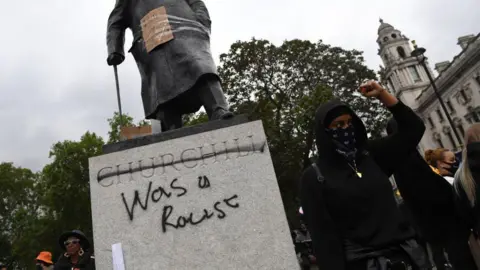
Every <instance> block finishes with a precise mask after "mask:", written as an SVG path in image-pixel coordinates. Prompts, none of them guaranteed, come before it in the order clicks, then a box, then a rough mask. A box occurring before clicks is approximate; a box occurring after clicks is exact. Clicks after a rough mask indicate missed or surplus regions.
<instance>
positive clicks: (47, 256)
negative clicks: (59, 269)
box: [36, 251, 53, 264]
mask: <svg viewBox="0 0 480 270" xmlns="http://www.w3.org/2000/svg"><path fill="white" fill-rule="evenodd" d="M36 260H37V261H42V262H45V263H48V264H53V262H52V253H50V252H48V251H42V252H40V254H38V256H37V259H36Z"/></svg>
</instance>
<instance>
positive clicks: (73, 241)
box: [0, 230, 95, 270]
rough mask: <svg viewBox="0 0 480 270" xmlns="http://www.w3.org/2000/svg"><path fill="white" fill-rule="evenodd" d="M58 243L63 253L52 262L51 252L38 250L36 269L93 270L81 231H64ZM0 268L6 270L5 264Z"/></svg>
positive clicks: (92, 261) (84, 237) (88, 249)
mask: <svg viewBox="0 0 480 270" xmlns="http://www.w3.org/2000/svg"><path fill="white" fill-rule="evenodd" d="M58 243H59V245H60V247H61V249H62V250H63V252H64V253H63V254H62V255H61V256H60V258H59V259H58V260H57V261H56V262H53V260H52V253H51V252H49V251H42V252H40V253H39V254H38V256H37V257H36V258H35V259H34V260H35V266H36V269H37V270H95V258H94V256H93V254H92V253H91V252H90V241H88V239H87V237H86V236H85V234H84V233H83V232H81V231H79V230H73V231H70V232H66V233H64V234H62V235H61V236H60V238H59V240H58ZM0 270H7V265H5V264H2V263H0Z"/></svg>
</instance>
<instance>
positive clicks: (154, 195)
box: [121, 176, 240, 233]
mask: <svg viewBox="0 0 480 270" xmlns="http://www.w3.org/2000/svg"><path fill="white" fill-rule="evenodd" d="M177 181H178V179H177V178H175V179H173V180H172V181H171V183H170V189H169V190H167V189H165V188H164V187H162V186H159V187H157V188H155V189H153V187H152V186H153V183H152V182H151V181H150V182H149V183H148V188H147V190H146V192H145V193H144V196H145V197H144V198H141V197H142V196H141V195H140V192H139V191H138V190H135V191H134V197H133V202H132V204H131V205H128V203H127V199H126V198H125V194H124V193H122V194H121V196H122V201H123V204H124V206H125V209H126V211H127V214H128V218H129V219H130V221H133V220H134V218H135V209H136V208H137V205H138V206H139V207H140V209H143V210H144V211H146V210H147V209H148V203H149V201H150V200H151V201H152V202H153V203H158V202H159V201H160V200H161V199H162V198H164V201H165V202H166V201H168V199H169V198H170V197H171V196H174V195H175V196H177V197H182V196H185V195H187V194H188V190H187V188H186V187H183V186H181V185H179V184H178V183H177ZM197 183H198V188H199V189H202V190H203V189H207V188H210V187H211V183H210V179H208V177H207V176H199V177H198V182H197ZM236 199H238V195H236V194H235V195H233V196H231V197H230V198H226V199H223V200H220V201H216V202H214V203H213V206H212V207H213V210H212V209H203V211H202V214H201V215H198V214H196V215H195V214H194V213H193V212H191V213H190V214H188V215H187V216H182V215H179V216H178V217H177V218H176V220H175V219H173V220H175V221H172V218H171V215H172V213H173V212H174V206H173V205H169V204H165V206H163V211H162V231H163V232H164V233H165V232H167V228H168V227H171V228H174V229H180V228H184V227H186V226H187V225H189V224H190V225H199V224H200V223H202V222H203V221H205V220H207V219H211V218H212V217H214V216H216V217H217V218H218V219H224V218H225V217H227V213H226V212H225V211H226V210H225V206H226V207H228V208H232V209H235V208H239V207H240V205H239V204H238V203H235V202H232V201H234V200H236Z"/></svg>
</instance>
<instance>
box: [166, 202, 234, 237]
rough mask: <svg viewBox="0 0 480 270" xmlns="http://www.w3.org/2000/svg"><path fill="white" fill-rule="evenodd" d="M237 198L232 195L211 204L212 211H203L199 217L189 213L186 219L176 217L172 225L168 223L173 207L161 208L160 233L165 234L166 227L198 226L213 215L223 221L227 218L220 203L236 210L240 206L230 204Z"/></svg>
mask: <svg viewBox="0 0 480 270" xmlns="http://www.w3.org/2000/svg"><path fill="white" fill-rule="evenodd" d="M237 198H238V195H233V196H232V197H230V198H228V199H224V200H223V201H217V202H215V203H214V204H213V209H214V211H215V212H213V211H211V210H210V211H209V210H207V209H203V214H202V216H201V217H198V216H197V217H194V214H193V213H190V214H189V215H188V216H187V217H184V216H178V218H177V220H176V221H175V222H174V223H171V222H170V221H169V218H170V215H171V214H172V212H173V210H174V207H173V206H171V205H165V206H164V207H163V213H162V231H163V232H164V233H166V232H167V227H171V228H174V229H181V228H184V227H186V226H187V225H188V224H190V225H198V224H200V223H202V222H203V221H205V220H207V219H210V218H212V217H213V216H214V215H215V214H216V216H217V218H218V219H224V218H225V217H227V214H226V213H225V211H224V210H223V209H222V208H221V207H220V206H221V205H222V202H223V203H224V204H225V205H227V206H228V207H230V208H238V207H240V205H239V204H238V203H232V202H231V201H232V200H235V199H237Z"/></svg>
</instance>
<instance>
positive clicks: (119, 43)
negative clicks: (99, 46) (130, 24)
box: [107, 0, 128, 57]
mask: <svg viewBox="0 0 480 270" xmlns="http://www.w3.org/2000/svg"><path fill="white" fill-rule="evenodd" d="M127 2H128V0H117V1H116V3H115V7H114V8H113V10H112V13H110V17H109V18H108V26H107V47H108V55H111V54H113V53H116V54H120V55H122V56H123V57H125V51H124V45H125V30H126V29H127V19H126V16H125V14H126V12H127Z"/></svg>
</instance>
